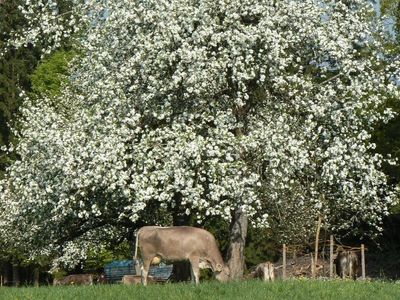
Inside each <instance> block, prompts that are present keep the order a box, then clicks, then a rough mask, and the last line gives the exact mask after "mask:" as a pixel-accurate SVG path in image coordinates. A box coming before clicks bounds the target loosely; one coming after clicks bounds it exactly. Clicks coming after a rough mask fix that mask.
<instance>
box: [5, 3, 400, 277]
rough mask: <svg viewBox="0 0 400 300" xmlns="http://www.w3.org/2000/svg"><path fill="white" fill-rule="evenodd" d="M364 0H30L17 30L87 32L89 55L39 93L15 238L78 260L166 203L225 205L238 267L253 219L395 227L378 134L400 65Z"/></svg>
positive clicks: (206, 207)
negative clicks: (64, 80) (66, 7)
mask: <svg viewBox="0 0 400 300" xmlns="http://www.w3.org/2000/svg"><path fill="white" fill-rule="evenodd" d="M364 2H365V1H312V0H304V1H294V0H281V1H267V0H261V1H260V0H240V1H239V0H231V1H226V0H173V1H172V0H146V1H131V0H109V1H107V2H105V1H104V2H103V1H95V0H91V1H83V2H79V1H76V3H75V6H74V8H73V10H72V11H70V12H67V13H63V14H58V13H57V2H56V1H44V0H38V1H35V3H30V1H29V0H27V2H26V3H27V4H26V6H25V7H22V8H21V9H22V10H23V11H24V12H25V14H26V15H27V17H28V18H29V17H30V18H31V26H30V28H28V29H27V31H26V32H24V34H23V36H22V35H21V38H18V36H16V38H15V39H14V43H15V44H17V45H22V44H24V43H27V42H35V41H38V40H40V39H44V40H45V41H47V42H48V43H47V45H48V48H47V49H48V51H51V50H52V49H54V48H56V47H57V44H58V41H59V39H60V37H62V36H69V35H71V34H72V33H73V32H75V33H77V34H75V35H74V38H75V39H76V44H77V47H79V48H80V53H81V55H80V56H79V58H77V59H76V60H75V61H74V62H73V64H72V66H71V68H72V74H74V75H73V76H71V78H70V80H69V83H68V84H67V85H66V86H65V87H64V89H63V91H62V96H60V97H58V98H56V99H46V98H45V99H41V101H33V100H31V99H26V101H25V106H24V109H23V110H22V115H23V120H22V121H21V123H22V124H21V127H22V129H21V130H20V140H19V143H18V145H17V146H16V148H15V152H16V153H17V154H18V156H19V157H20V159H19V160H18V161H17V162H16V163H15V164H14V165H13V166H12V167H11V168H10V169H9V170H8V177H7V178H6V179H5V180H4V181H3V182H2V186H3V190H2V193H1V218H0V220H1V221H0V222H1V232H2V234H4V235H5V236H7V237H8V239H9V240H10V241H11V240H12V241H13V243H15V244H16V245H21V247H22V246H23V247H26V248H27V249H28V250H29V251H30V252H31V254H32V255H33V256H34V255H39V254H43V253H46V254H51V253H55V252H56V253H61V254H62V255H61V256H60V259H59V261H60V262H64V263H71V264H73V263H76V261H77V259H79V258H84V257H85V251H86V250H87V249H88V248H89V247H94V246H100V245H102V243H104V242H106V241H107V240H108V239H109V238H112V237H113V236H116V235H122V234H124V230H126V229H125V228H124V226H127V225H129V226H132V225H135V224H136V226H137V225H138V224H140V223H141V222H142V223H143V222H148V221H144V220H143V217H144V212H145V211H146V210H148V209H149V207H151V208H152V209H155V210H159V211H164V212H167V213H168V212H169V213H171V212H173V213H174V214H175V215H179V214H181V215H191V216H194V217H195V218H196V219H197V220H198V221H199V222H201V220H203V219H204V218H207V217H208V216H220V217H221V218H224V219H226V220H228V221H230V222H231V229H232V232H231V238H230V241H231V247H230V249H229V253H228V257H229V265H230V267H231V271H232V274H233V277H238V276H240V274H241V273H242V272H243V270H242V263H241V262H242V259H243V247H244V242H245V238H246V227H247V219H249V220H250V221H251V222H252V223H253V224H255V225H258V226H273V229H276V230H278V231H279V232H280V233H281V236H282V238H283V239H294V238H298V237H299V236H304V235H309V234H310V231H311V230H313V227H314V224H315V221H316V220H317V219H318V218H322V219H323V220H324V222H325V225H326V226H327V228H329V229H330V230H332V231H339V230H354V229H356V228H357V226H358V225H359V224H367V225H369V226H370V228H371V231H373V230H378V231H379V230H380V228H381V227H380V223H381V218H382V216H383V215H384V214H386V213H387V210H388V207H389V206H390V205H391V204H392V203H393V201H395V191H394V189H393V188H392V187H390V186H389V185H388V184H387V182H386V177H385V176H384V174H383V173H382V172H381V171H380V166H381V164H382V162H383V161H384V158H383V157H382V156H381V155H377V154H374V153H373V151H372V149H373V148H374V144H373V143H371V142H370V141H369V138H370V134H369V132H370V130H371V128H372V127H373V125H374V124H375V123H376V122H378V121H381V120H388V119H390V118H391V117H392V113H391V111H390V110H387V109H385V108H384V107H385V106H384V105H385V102H386V101H387V99H389V98H391V97H398V96H399V90H398V86H396V84H395V79H396V76H399V74H398V72H399V67H400V63H399V60H396V59H392V58H391V57H390V56H387V55H385V49H384V47H383V46H382V44H381V43H380V41H379V39H375V38H374V37H375V33H374V30H375V28H376V26H372V24H370V22H369V20H370V18H369V14H370V12H371V10H370V8H369V7H368V5H365V4H364ZM105 4H106V6H105ZM365 53H368V55H365ZM396 72H397V73H396ZM153 222H155V223H157V222H159V223H162V222H161V221H160V220H156V219H154V220H153Z"/></svg>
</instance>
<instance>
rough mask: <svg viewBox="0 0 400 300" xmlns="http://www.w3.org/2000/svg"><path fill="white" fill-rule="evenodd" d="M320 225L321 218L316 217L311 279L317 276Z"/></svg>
mask: <svg viewBox="0 0 400 300" xmlns="http://www.w3.org/2000/svg"><path fill="white" fill-rule="evenodd" d="M321 223H322V217H321V216H319V217H318V222H317V234H316V235H315V259H314V264H312V267H313V270H312V274H313V278H314V277H315V276H316V275H317V263H318V242H319V232H320V230H321Z"/></svg>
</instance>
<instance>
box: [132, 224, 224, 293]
mask: <svg viewBox="0 0 400 300" xmlns="http://www.w3.org/2000/svg"><path fill="white" fill-rule="evenodd" d="M138 245H139V248H140V251H141V257H142V260H143V265H142V283H143V285H146V284H147V274H148V272H149V268H150V264H158V263H159V262H160V261H161V260H166V261H182V260H186V261H189V262H190V265H191V271H192V280H194V281H195V283H196V284H198V283H199V277H200V270H199V269H205V268H210V269H211V270H212V271H213V273H214V275H215V277H216V279H217V280H219V281H222V282H226V281H228V279H229V268H228V267H227V266H226V265H225V263H224V261H223V260H222V256H221V253H220V252H219V249H218V246H217V242H216V241H215V238H214V236H213V235H212V234H211V233H210V232H208V231H206V230H204V229H200V228H196V227H188V226H173V227H158V226H145V227H142V228H140V229H139V231H138V232H137V236H136V250H135V258H136V257H137V247H138Z"/></svg>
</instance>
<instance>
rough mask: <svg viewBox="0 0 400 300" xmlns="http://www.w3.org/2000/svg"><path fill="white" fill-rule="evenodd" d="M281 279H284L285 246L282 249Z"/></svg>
mask: <svg viewBox="0 0 400 300" xmlns="http://www.w3.org/2000/svg"><path fill="white" fill-rule="evenodd" d="M282 279H286V244H283V247H282Z"/></svg>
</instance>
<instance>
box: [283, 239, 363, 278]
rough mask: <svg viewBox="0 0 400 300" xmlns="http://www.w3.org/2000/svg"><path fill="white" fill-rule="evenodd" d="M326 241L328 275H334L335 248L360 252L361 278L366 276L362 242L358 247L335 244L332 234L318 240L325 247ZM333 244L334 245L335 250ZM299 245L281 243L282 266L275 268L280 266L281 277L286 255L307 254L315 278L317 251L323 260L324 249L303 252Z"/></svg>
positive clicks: (331, 276) (285, 270) (312, 275)
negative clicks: (325, 239)
mask: <svg viewBox="0 0 400 300" xmlns="http://www.w3.org/2000/svg"><path fill="white" fill-rule="evenodd" d="M326 243H329V277H330V278H333V277H334V276H335V275H334V272H333V271H334V270H333V269H334V266H333V263H334V259H335V256H336V254H335V253H336V252H337V250H338V249H339V248H340V249H343V250H348V251H352V252H361V278H362V279H365V277H366V268H365V251H366V248H365V246H364V244H361V246H360V247H353V246H346V245H342V244H336V243H335V242H334V237H333V235H331V236H330V239H329V241H322V242H321V241H319V244H320V245H321V246H322V247H323V248H325V247H326V246H325V245H326ZM335 246H336V251H335ZM301 247H303V245H289V246H287V245H286V244H283V245H282V266H279V267H277V268H282V279H286V278H287V255H288V254H292V256H293V259H295V258H296V256H297V255H309V256H310V267H311V277H313V278H315V277H316V276H317V271H318V270H317V267H318V253H322V254H323V257H322V258H321V259H322V260H325V252H326V251H325V249H324V251H321V252H320V251H318V252H317V253H310V252H309V253H307V254H306V253H304V252H302V251H301Z"/></svg>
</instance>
